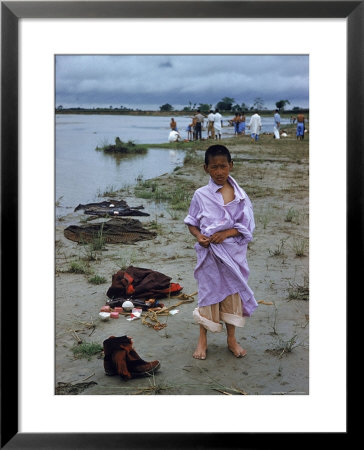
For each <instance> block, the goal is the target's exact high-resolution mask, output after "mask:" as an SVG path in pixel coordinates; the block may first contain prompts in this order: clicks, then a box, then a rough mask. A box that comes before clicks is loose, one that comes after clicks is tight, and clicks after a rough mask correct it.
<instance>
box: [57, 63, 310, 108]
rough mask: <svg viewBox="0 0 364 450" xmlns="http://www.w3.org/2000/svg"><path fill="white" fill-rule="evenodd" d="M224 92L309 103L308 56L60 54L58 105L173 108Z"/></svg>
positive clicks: (244, 98) (242, 98) (249, 100)
mask: <svg viewBox="0 0 364 450" xmlns="http://www.w3.org/2000/svg"><path fill="white" fill-rule="evenodd" d="M223 97H231V98H233V99H234V100H235V102H236V103H238V104H241V103H242V102H244V103H246V104H247V105H249V106H251V105H252V104H253V103H254V100H255V99H256V98H257V97H259V98H261V99H262V100H263V101H264V106H265V107H267V108H269V109H271V108H273V107H275V102H277V101H279V100H289V101H290V106H291V107H294V106H300V107H308V105H309V58H308V55H277V56H276V55H245V56H244V55H186V56H181V55H145V56H144V55H134V56H133V55H110V56H106V55H57V56H56V99H55V101H56V105H62V106H63V107H65V108H67V107H78V106H79V107H109V106H113V107H120V106H125V107H132V108H139V109H157V110H159V106H161V105H163V104H165V103H169V104H171V105H172V106H173V107H174V108H175V109H181V108H183V107H184V106H188V105H189V102H191V103H192V104H194V103H196V104H199V103H208V104H212V105H213V106H215V105H216V103H218V102H219V101H220V100H221V99H222V98H223Z"/></svg>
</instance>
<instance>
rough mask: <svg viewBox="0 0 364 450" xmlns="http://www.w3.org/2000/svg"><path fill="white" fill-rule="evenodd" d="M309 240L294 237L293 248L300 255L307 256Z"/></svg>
mask: <svg viewBox="0 0 364 450" xmlns="http://www.w3.org/2000/svg"><path fill="white" fill-rule="evenodd" d="M307 247H308V242H307V240H306V239H294V241H293V244H292V248H293V250H294V252H295V255H296V256H298V257H301V256H306V252H307Z"/></svg>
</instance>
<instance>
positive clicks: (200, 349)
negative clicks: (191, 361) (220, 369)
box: [193, 337, 207, 359]
mask: <svg viewBox="0 0 364 450" xmlns="http://www.w3.org/2000/svg"><path fill="white" fill-rule="evenodd" d="M206 353H207V339H203V338H202V337H200V339H199V340H198V343H197V347H196V350H195V352H194V354H193V357H194V358H195V359H206Z"/></svg>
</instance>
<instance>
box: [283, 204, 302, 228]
mask: <svg viewBox="0 0 364 450" xmlns="http://www.w3.org/2000/svg"><path fill="white" fill-rule="evenodd" d="M299 216H300V213H299V212H298V211H296V210H295V209H294V208H289V210H288V212H287V214H286V218H285V219H284V221H285V222H293V223H296V224H297V225H299Z"/></svg>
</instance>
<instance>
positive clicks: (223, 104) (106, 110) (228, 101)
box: [56, 97, 308, 114]
mask: <svg viewBox="0 0 364 450" xmlns="http://www.w3.org/2000/svg"><path fill="white" fill-rule="evenodd" d="M275 105H276V109H278V110H279V111H280V112H283V111H286V112H289V111H291V112H297V111H308V109H307V108H301V107H299V106H294V107H292V108H291V109H285V108H286V105H290V101H289V100H278V101H277V102H275ZM216 108H217V109H219V110H220V111H221V112H225V113H226V112H228V113H235V112H242V111H244V112H252V111H259V112H265V111H266V112H269V111H270V110H269V109H268V108H267V107H266V106H265V104H264V100H263V99H262V98H261V97H256V98H255V99H254V102H253V104H251V105H248V104H247V103H245V102H241V103H237V102H236V100H235V99H234V98H231V97H223V98H222V99H221V100H220V101H219V102H217V104H216V106H215V108H213V105H212V104H211V103H201V102H200V103H192V101H189V102H188V105H186V106H184V107H183V108H182V109H180V110H175V109H174V107H173V106H172V105H171V104H170V103H165V104H164V105H161V106H160V107H159V111H160V112H172V111H174V112H180V113H181V112H182V113H190V112H194V111H196V110H197V109H199V110H200V111H201V112H204V113H207V112H209V111H210V110H211V109H216ZM56 112H58V113H72V112H73V113H85V114H87V113H88V114H92V113H99V114H110V113H111V114H120V113H121V114H125V113H139V112H145V111H143V110H141V109H133V108H128V107H125V106H123V105H121V106H120V107H113V106H109V107H94V108H82V107H72V108H64V107H63V105H58V106H57V107H56Z"/></svg>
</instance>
